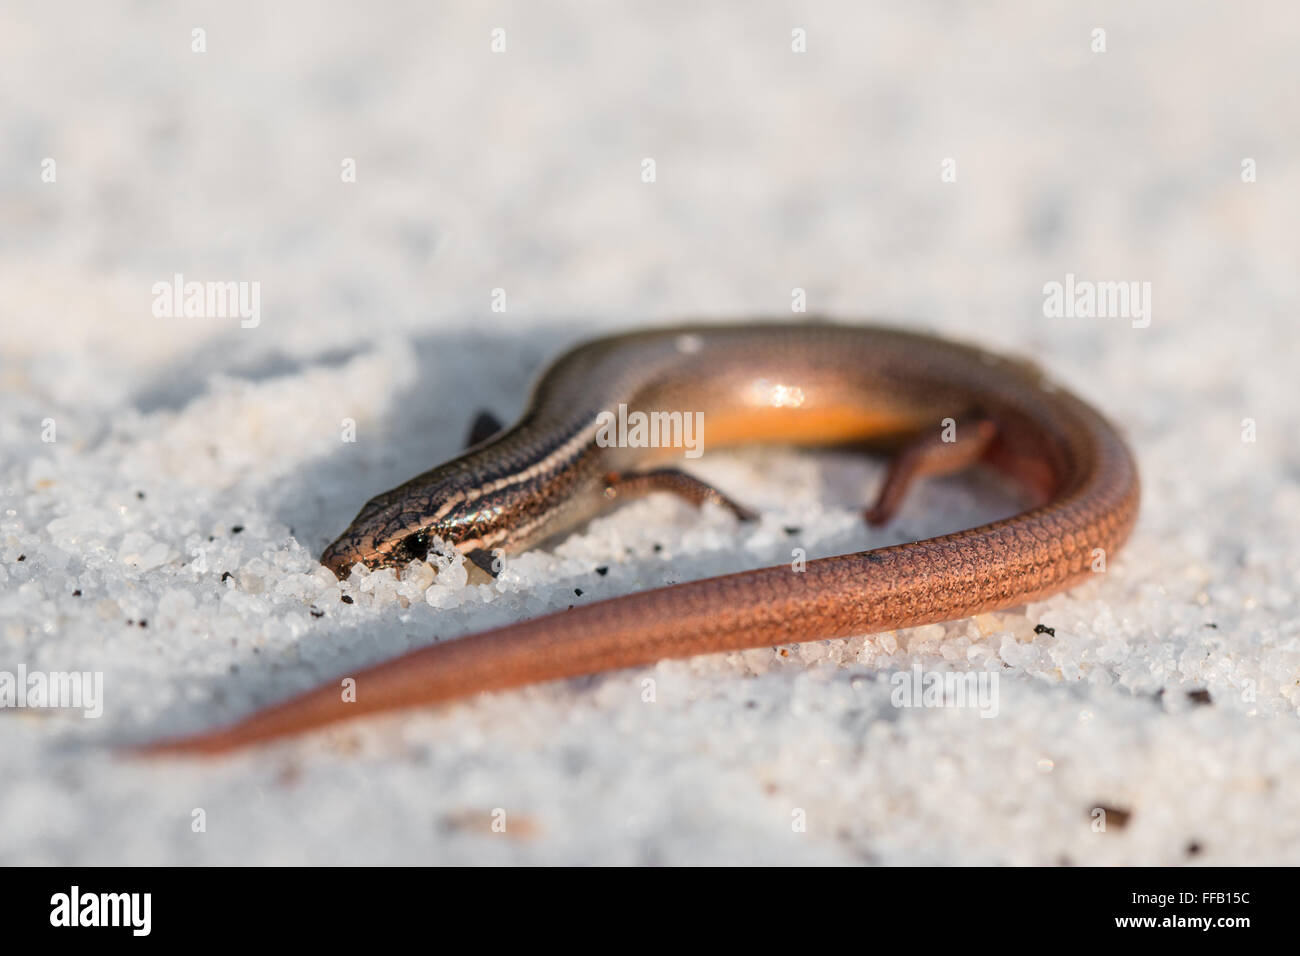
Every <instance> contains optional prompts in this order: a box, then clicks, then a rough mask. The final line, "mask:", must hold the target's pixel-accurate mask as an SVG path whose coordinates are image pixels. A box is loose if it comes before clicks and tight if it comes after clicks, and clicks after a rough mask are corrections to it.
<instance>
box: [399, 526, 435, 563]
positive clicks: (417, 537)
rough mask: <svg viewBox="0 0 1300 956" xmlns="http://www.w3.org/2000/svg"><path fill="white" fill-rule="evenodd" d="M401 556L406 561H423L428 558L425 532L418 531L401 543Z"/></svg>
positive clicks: (427, 537)
mask: <svg viewBox="0 0 1300 956" xmlns="http://www.w3.org/2000/svg"><path fill="white" fill-rule="evenodd" d="M401 550H402V556H403V557H404V558H406V560H408V561H410V560H412V559H419V560H420V561H424V560H426V559H427V558H428V557H429V535H428V533H427V532H424V531H419V532H417V533H415V534H413V535H411V536H410V537H408V538H406V539H405V540H404V541H403V542H402V548H401Z"/></svg>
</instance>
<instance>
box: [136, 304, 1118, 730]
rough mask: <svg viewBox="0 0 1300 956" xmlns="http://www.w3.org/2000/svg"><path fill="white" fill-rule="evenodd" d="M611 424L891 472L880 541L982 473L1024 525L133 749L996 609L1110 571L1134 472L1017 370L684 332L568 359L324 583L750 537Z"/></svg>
mask: <svg viewBox="0 0 1300 956" xmlns="http://www.w3.org/2000/svg"><path fill="white" fill-rule="evenodd" d="M620 405H623V406H626V409H625V411H626V412H627V413H628V414H629V415H630V414H631V413H633V412H636V411H642V412H645V413H647V415H648V414H649V413H652V412H656V411H657V412H660V413H671V412H682V413H685V414H687V415H691V414H695V413H702V415H703V418H702V422H703V426H704V429H703V434H702V436H700V437H702V438H703V440H704V442H705V446H704V447H706V448H708V449H715V448H720V447H725V446H728V445H735V444H739V443H745V442H754V441H764V442H780V443H788V444H799V445H832V444H846V443H857V444H864V445H867V446H875V447H877V448H883V449H888V450H890V451H891V452H892V457H891V461H890V466H889V469H888V471H887V474H886V477H885V480H884V483H883V486H882V488H881V490H880V491H879V493H878V495H877V497H876V501H875V504H874V505H873V506H872V507H871V508H869V509H868V510H867V512H866V517H867V520H869V521H871V522H873V523H880V522H883V521H887V520H888V519H889V517H890V516H891V515H892V514H893V513H894V512H895V511H896V509H897V507H898V505H899V502H900V501H901V500H902V497H903V494H904V492H905V491H906V489H907V487H908V486H909V484H910V483H912V482H913V481H914V480H916V479H917V478H920V477H923V476H926V475H935V474H944V473H951V472H955V471H959V470H961V469H964V468H966V467H969V466H971V465H974V464H976V463H981V462H982V463H986V464H988V465H990V466H992V467H993V468H994V469H996V470H998V471H1000V472H1002V473H1004V474H1006V475H1008V476H1009V477H1010V478H1011V479H1013V480H1014V481H1016V482H1017V483H1019V484H1020V485H1021V486H1022V487H1023V488H1024V489H1025V491H1026V492H1027V493H1028V495H1029V496H1030V497H1031V498H1032V504H1031V505H1030V507H1029V508H1028V510H1026V511H1024V512H1023V513H1020V514H1017V515H1015V516H1014V517H1011V518H1007V519H1005V520H1002V521H996V522H993V523H991V524H985V525H982V526H980V527H977V528H972V529H970V530H965V531H958V532H956V533H954V534H948V535H944V536H942V537H937V538H930V539H928V540H924V541H917V542H913V543H909V544H900V545H896V546H893V547H886V548H878V549H875V550H872V551H863V552H859V553H856V554H845V555H840V556H838V557H829V558H822V559H820V560H814V561H809V562H807V564H806V566H804V567H803V569H796V567H795V566H793V565H792V566H787V565H780V566H777V567H771V568H765V569H761V570H756V571H746V572H743V573H739V574H729V575H724V576H722V577H715V578H708V579H705V580H699V581H692V582H688V583H684V584H677V585H674V586H671V587H664V588H657V589H654V590H650V591H643V592H639V593H635V594H629V595H626V596H624V597H617V598H614V599H612V600H607V601H601V602H599V603H595V604H591V605H587V606H579V607H574V608H571V609H570V610H568V611H563V612H560V613H556V614H550V615H548V616H545V617H541V618H537V619H534V620H526V621H521V622H519V623H516V624H510V625H507V626H504V627H498V628H495V629H493V630H489V631H485V632H483V633H480V634H475V635H470V636H467V637H463V638H459V639H456V640H451V641H445V642H442V643H438V644H434V645H431V646H429V647H425V648H423V649H421V650H417V651H414V652H412V653H408V654H405V655H403V656H401V657H398V658H396V659H393V660H390V661H387V662H384V663H380V664H378V665H375V666H373V667H370V668H368V669H365V670H361V671H360V672H357V673H354V674H351V675H348V676H351V677H352V678H354V679H355V682H356V683H355V698H354V699H346V698H347V697H348V696H349V695H346V694H344V693H342V692H341V690H340V686H341V682H340V681H335V682H331V683H329V684H326V685H324V686H322V687H319V688H317V689H316V690H312V691H309V692H307V693H305V694H302V695H300V696H298V697H295V698H292V699H290V700H288V701H286V702H284V703H281V704H278V705H276V706H272V707H269V708H267V709H265V710H261V711H258V712H256V713H253V714H252V715H251V716H248V717H246V718H244V719H243V720H241V721H239V722H237V723H235V724H233V725H230V726H227V727H223V728H219V729H216V730H212V731H207V732H203V733H200V734H197V735H194V736H189V737H182V738H178V739H173V740H169V741H164V742H162V743H158V744H153V745H150V746H148V747H147V748H145V749H146V750H147V751H148V752H151V753H209V754H210V753H218V752H222V751H226V750H229V749H232V748H235V747H240V746H243V745H247V744H253V743H258V742H261V741H266V740H270V739H272V738H276V737H281V736H283V735H287V734H293V733H298V732H300V731H305V730H309V729H312V728H316V727H320V726H323V725H325V724H329V723H332V722H335V721H339V720H343V719H346V718H350V717H355V716H358V715H360V714H365V713H373V712H376V711H386V710H393V709H397V708H407V707H414V706H418V705H426V704H432V703H436V702H439V701H446V700H450V699H452V698H456V697H462V696H465V695H468V694H473V693H477V692H480V691H491V690H501V689H504V688H509V687H517V686H519V685H523V684H530V683H534V682H537V681H548V680H556V679H559V678H565V677H572V676H575V675H581V674H590V673H594V672H598V671H606V670H611V669H615V668H628V667H637V666H642V665H646V664H651V663H653V662H655V661H658V660H661V659H664V658H672V657H688V656H692V655H696V654H708V653H714V652H719V651H733V650H739V649H743V648H752V647H762V646H771V645H777V644H784V643H792V642H798V641H807V640H814V639H823V638H835V637H845V636H850V635H856V634H868V633H872V632H876V631H881V630H889V629H893V628H901V627H911V626H914V625H919V624H926V623H932V622H937V621H947V620H952V619H955V618H961V617H966V616H969V615H973V614H978V613H981V612H986V611H992V610H996V609H1000V608H1007V607H1012V606H1015V605H1020V604H1024V603H1026V602H1028V601H1032V600H1035V599H1037V598H1041V597H1044V596H1046V595H1048V594H1052V593H1054V592H1056V591H1060V590H1062V589H1064V588H1067V587H1069V586H1070V585H1071V584H1074V583H1076V582H1077V581H1079V580H1080V579H1081V578H1083V577H1085V576H1087V575H1088V574H1089V573H1090V572H1091V571H1093V570H1096V569H1098V567H1099V565H1100V566H1101V567H1104V566H1105V560H1106V559H1107V558H1108V557H1109V556H1111V555H1113V554H1114V553H1115V551H1116V549H1118V548H1119V547H1120V546H1121V545H1122V544H1123V542H1124V541H1125V539H1126V538H1127V537H1128V534H1129V531H1130V530H1131V528H1132V526H1133V523H1134V521H1135V520H1136V516H1137V509H1138V475H1137V468H1136V466H1135V464H1134V460H1133V457H1132V455H1131V453H1130V452H1129V450H1128V448H1127V447H1126V445H1125V443H1124V441H1123V440H1122V439H1121V437H1120V436H1119V435H1118V434H1117V432H1116V430H1115V429H1114V428H1113V427H1112V426H1111V425H1110V424H1109V423H1108V422H1107V421H1106V419H1105V418H1103V417H1102V416H1101V415H1100V414H1099V413H1098V412H1096V411H1095V410H1094V409H1093V408H1091V407H1090V406H1089V405H1087V404H1086V403H1085V402H1083V401H1081V400H1080V399H1078V398H1076V397H1075V396H1073V395H1071V394H1070V393H1069V392H1067V391H1065V390H1064V389H1062V388H1060V387H1058V386H1056V385H1054V384H1052V383H1051V382H1050V381H1049V380H1048V379H1047V378H1046V377H1045V376H1044V375H1043V374H1042V373H1041V372H1039V371H1038V370H1037V369H1036V368H1035V367H1034V366H1033V365H1031V364H1029V363H1027V362H1024V361H1021V360H1016V359H1009V358H1004V357H1001V356H998V355H994V354H991V353H988V352H985V351H983V350H981V349H978V348H974V347H971V346H967V345H959V344H955V343H952V342H949V341H945V340H942V339H938V338H934V337H931V336H927V335H921V334H916V333H912V332H905V331H901V330H896V329H889V328H879V327H860V326H850V325H835V324H830V323H823V322H806V323H799V324H790V323H785V324H781V323H762V324H751V325H731V326H729V325H688V326H681V327H677V328H664V329H655V330H650V331H638V332H632V333H629V334H624V335H617V336H613V337H609V338H601V339H597V340H594V341H591V342H588V343H586V344H583V345H580V346H578V347H577V348H575V349H573V350H572V351H570V352H568V353H567V354H566V355H564V356H562V357H561V358H560V359H558V360H557V361H556V362H555V363H554V364H553V365H552V366H551V367H550V368H549V369H548V370H547V371H546V372H545V373H544V374H543V375H542V377H541V378H540V380H539V381H538V383H537V385H536V386H535V388H534V391H533V395H532V399H531V401H530V403H529V405H528V407H527V409H526V410H525V412H524V414H523V416H522V418H520V420H519V421H518V422H517V423H516V424H515V425H514V426H513V427H511V428H509V429H508V430H505V431H502V432H500V433H499V434H496V435H494V436H492V437H490V438H488V439H486V440H484V441H481V442H479V443H477V444H475V445H473V446H472V447H471V448H470V449H469V450H468V451H467V452H466V453H465V454H463V455H461V456H460V457H458V458H456V459H454V460H452V461H449V462H447V463H446V464H443V465H440V466H438V467H437V468H434V469H433V470H432V471H429V472H426V473H425V474H423V475H420V476H419V477H417V478H414V479H412V480H411V481H408V482H407V483H406V484H404V485H401V486H400V487H398V488H395V489H393V490H392V491H389V492H387V493H385V494H382V495H379V496H378V497H376V498H374V499H372V500H371V501H369V502H368V503H367V504H366V505H365V507H364V508H362V509H361V512H360V513H359V514H358V515H357V517H356V519H355V520H354V521H353V522H352V524H351V526H350V527H349V528H348V529H347V530H346V531H345V532H344V533H343V535H342V536H341V537H340V538H339V539H338V540H337V541H335V542H334V543H333V544H331V545H330V546H329V547H328V548H327V549H326V550H325V552H324V554H323V555H322V558H321V560H322V562H323V563H324V564H325V565H326V566H327V567H329V568H331V569H332V570H333V571H334V572H335V573H336V574H338V575H339V576H340V577H346V576H347V575H348V574H349V572H350V571H351V569H352V568H353V566H354V565H356V564H363V565H366V566H368V567H370V568H378V567H384V566H395V567H404V566H405V565H407V564H409V563H410V562H411V561H412V560H418V559H423V558H425V557H426V556H427V554H428V551H429V548H430V547H436V546H437V541H438V540H441V541H442V542H445V543H446V544H450V545H454V546H455V547H456V548H458V549H459V550H460V551H462V552H463V553H467V554H468V555H469V556H470V557H471V558H472V559H473V560H474V561H475V562H476V563H477V564H479V565H480V566H482V567H484V568H485V569H488V568H490V567H491V566H492V564H491V562H492V560H493V556H494V555H495V556H496V557H497V558H498V559H499V557H500V555H502V554H505V555H509V554H511V553H515V552H518V551H520V550H523V549H526V548H529V547H532V546H534V545H536V544H538V543H540V542H543V541H545V540H547V539H550V538H554V537H555V536H557V535H559V534H562V533H563V532H565V531H568V530H571V529H573V528H574V527H576V526H578V525H580V524H581V523H582V522H584V521H587V520H588V519H590V518H591V517H593V516H594V515H596V514H598V513H599V512H601V511H602V510H604V509H605V508H608V507H610V506H611V505H613V504H617V503H618V502H620V501H624V500H626V499H628V498H629V497H633V496H636V495H641V494H646V493H649V492H652V491H668V492H671V493H675V494H678V495H682V496H684V497H686V498H688V499H689V500H691V501H694V502H697V503H701V502H704V501H710V500H711V501H716V502H718V503H720V504H722V505H724V506H726V507H730V508H731V509H732V510H733V511H735V512H736V513H737V514H738V515H739V516H740V517H742V518H748V517H751V515H750V514H749V512H748V511H747V510H746V509H744V508H743V507H742V506H740V505H738V504H736V503H734V502H732V501H731V499H729V498H728V497H727V496H725V495H724V494H722V493H721V492H719V491H717V490H716V489H713V488H711V487H710V486H708V485H706V484H704V483H703V482H701V481H699V480H698V479H696V478H694V477H692V476H690V475H689V474H688V473H686V472H684V471H680V470H677V469H675V468H672V467H669V466H668V465H667V464H666V463H667V462H669V461H671V460H673V459H676V460H680V458H681V456H682V453H683V450H682V448H680V447H628V446H629V445H631V444H633V442H632V441H630V440H629V441H625V442H624V445H623V446H622V447H620V446H619V445H618V443H617V441H611V437H612V436H614V431H615V430H613V429H610V428H609V427H608V426H609V422H610V417H611V416H613V415H615V414H617V413H618V412H619V406H620ZM661 420H662V421H670V419H661ZM602 429H604V434H603V436H602ZM669 431H671V429H669ZM624 437H625V438H626V436H624ZM602 439H603V440H602Z"/></svg>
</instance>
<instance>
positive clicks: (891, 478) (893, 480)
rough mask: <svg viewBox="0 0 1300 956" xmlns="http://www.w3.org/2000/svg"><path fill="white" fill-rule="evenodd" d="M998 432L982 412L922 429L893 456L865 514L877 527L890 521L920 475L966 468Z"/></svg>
mask: <svg viewBox="0 0 1300 956" xmlns="http://www.w3.org/2000/svg"><path fill="white" fill-rule="evenodd" d="M997 433H998V427H997V424H996V423H995V422H994V421H993V420H992V419H991V418H986V417H984V416H982V415H975V416H969V417H966V418H963V419H955V420H951V422H950V423H948V424H945V425H942V426H941V427H940V428H939V429H937V430H935V431H925V432H920V433H918V434H917V435H915V436H914V437H913V438H912V439H911V440H910V441H909V442H908V443H907V444H905V445H904V446H903V447H902V448H901V449H899V451H898V452H897V453H896V454H895V455H894V457H893V458H891V459H890V461H889V469H888V471H887V472H886V473H885V480H884V483H883V484H882V485H881V486H880V491H879V492H878V493H877V495H876V501H875V504H873V505H872V506H871V507H870V508H868V509H867V510H866V511H865V512H864V514H863V517H865V518H866V520H867V523H868V524H870V525H872V526H873V527H878V526H880V525H882V524H885V523H887V522H888V521H889V520H890V519H891V518H893V517H894V515H896V514H897V513H898V509H899V507H900V506H901V505H902V503H903V499H904V498H905V497H907V492H908V489H909V488H911V487H912V485H913V484H914V483H915V482H916V481H917V480H918V479H920V478H926V477H931V476H937V475H951V474H955V473H956V472H959V471H965V470H966V469H967V468H970V467H971V466H972V465H974V464H976V463H977V462H978V461H979V460H980V459H981V458H983V457H984V455H985V453H986V452H987V451H988V450H989V447H990V445H992V443H993V440H994V439H995V438H996V437H997Z"/></svg>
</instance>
